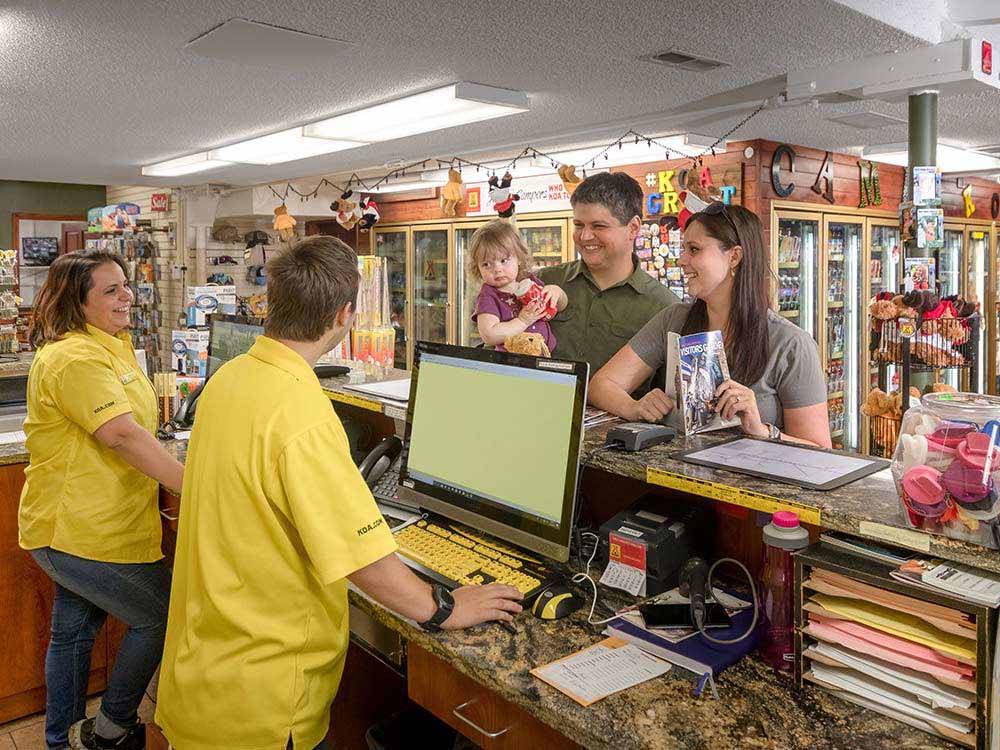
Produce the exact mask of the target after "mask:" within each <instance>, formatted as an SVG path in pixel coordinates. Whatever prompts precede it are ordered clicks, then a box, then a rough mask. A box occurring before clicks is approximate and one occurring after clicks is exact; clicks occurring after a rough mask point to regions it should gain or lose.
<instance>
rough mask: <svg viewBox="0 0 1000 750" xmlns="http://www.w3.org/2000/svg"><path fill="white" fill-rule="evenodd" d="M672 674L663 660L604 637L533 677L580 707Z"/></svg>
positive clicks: (537, 669)
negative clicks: (563, 694) (655, 678)
mask: <svg viewBox="0 0 1000 750" xmlns="http://www.w3.org/2000/svg"><path fill="white" fill-rule="evenodd" d="M669 671H670V665H669V664H668V663H667V662H665V661H663V660H662V659H657V658H656V657H655V656H650V655H649V654H647V653H645V652H644V651H642V650H641V649H639V648H637V647H635V646H632V645H630V644H627V643H625V641H622V640H619V639H618V638H605V639H604V640H603V641H601V642H600V643H597V644H595V645H593V646H591V647H590V648H586V649H584V650H583V651H578V652H577V653H575V654H570V655H569V656H567V657H564V658H562V659H559V660H558V661H554V662H552V663H551V664H546V665H544V666H541V667H535V668H534V669H532V670H531V674H533V675H534V676H535V677H537V678H538V679H540V680H542V681H543V682H547V683H548V684H549V685H551V686H552V687H554V688H556V689H557V690H559V691H561V692H563V693H565V694H566V695H568V696H569V697H570V698H572V699H573V700H575V701H576V702H577V703H579V704H580V705H581V706H589V705H591V704H593V703H596V702H597V701H599V700H601V698H606V697H608V696H609V695H611V694H613V693H617V692H619V691H620V690H626V689H628V688H630V687H634V686H636V685H638V684H640V683H642V682H645V681H646V680H651V679H653V678H654V677H660V676H662V675H664V674H666V673H667V672H669Z"/></svg>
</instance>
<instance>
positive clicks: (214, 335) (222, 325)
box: [206, 315, 264, 378]
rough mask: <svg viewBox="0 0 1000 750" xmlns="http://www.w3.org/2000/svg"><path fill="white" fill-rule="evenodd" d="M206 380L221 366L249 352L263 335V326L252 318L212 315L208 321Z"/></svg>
mask: <svg viewBox="0 0 1000 750" xmlns="http://www.w3.org/2000/svg"><path fill="white" fill-rule="evenodd" d="M208 331H209V333H208V372H207V374H206V377H207V378H210V377H212V374H213V373H215V372H216V371H218V369H219V368H220V367H222V365H224V364H225V363H226V362H228V361H229V360H231V359H232V358H233V357H238V356H239V355H241V354H245V353H246V352H248V351H250V347H251V346H253V342H254V341H256V340H257V337H258V336H260V335H261V334H263V333H264V326H263V325H261V324H260V323H257V322H255V321H254V320H253V319H252V318H242V317H239V316H237V315H212V316H211V317H210V318H209V320H208Z"/></svg>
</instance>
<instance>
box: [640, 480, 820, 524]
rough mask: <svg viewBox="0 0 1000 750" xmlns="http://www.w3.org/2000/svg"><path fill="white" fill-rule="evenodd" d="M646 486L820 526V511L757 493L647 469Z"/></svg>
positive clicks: (792, 501) (791, 501)
mask: <svg viewBox="0 0 1000 750" xmlns="http://www.w3.org/2000/svg"><path fill="white" fill-rule="evenodd" d="M646 484H655V485H657V486H659V487H669V488H670V489H672V490H679V491H681V492H688V493H690V494H692V495H699V496H701V497H710V498H712V499H713V500H721V501H722V502H724V503H729V504H731V505H739V506H742V507H744V508H751V509H753V510H759V511H761V512H763V513H777V512H778V511H779V510H791V511H794V512H795V513H797V514H798V516H799V520H800V521H802V522H803V523H811V524H814V525H816V526H820V525H821V524H820V510H819V508H813V507H811V506H809V505H803V504H802V503H797V502H795V501H794V500H782V499H779V498H777V497H771V496H770V495H764V494H761V493H760V492H753V491H752V490H744V489H741V488H739V487H731V486H729V485H726V484H718V483H717V482H710V481H708V480H707V479H695V478H693V477H685V476H683V475H681V474H674V473H673V472H670V471H663V470H662V469H654V468H652V467H647V468H646Z"/></svg>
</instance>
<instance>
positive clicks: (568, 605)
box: [531, 583, 583, 620]
mask: <svg viewBox="0 0 1000 750" xmlns="http://www.w3.org/2000/svg"><path fill="white" fill-rule="evenodd" d="M582 606H583V599H581V598H580V597H579V596H578V595H577V594H576V592H574V591H573V589H571V588H570V587H569V586H567V585H566V584H565V583H554V584H552V585H551V586H549V587H548V588H547V589H544V590H543V591H542V592H541V593H540V594H539V595H538V596H537V597H536V598H535V603H534V604H532V605H531V614H533V615H534V616H535V617H537V618H539V619H540V620H561V619H562V618H563V617H566V616H567V615H571V614H573V613H574V612H576V611H577V610H578V609H580V607H582Z"/></svg>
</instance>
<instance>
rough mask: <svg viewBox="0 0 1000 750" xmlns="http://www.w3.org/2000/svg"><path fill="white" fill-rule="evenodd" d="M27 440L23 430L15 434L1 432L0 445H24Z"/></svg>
mask: <svg viewBox="0 0 1000 750" xmlns="http://www.w3.org/2000/svg"><path fill="white" fill-rule="evenodd" d="M27 439H28V438H27V436H26V435H25V434H24V432H23V431H22V430H16V431H14V432H0V445H13V444H14V443H23V442H24V441H25V440H27Z"/></svg>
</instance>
